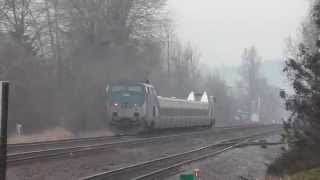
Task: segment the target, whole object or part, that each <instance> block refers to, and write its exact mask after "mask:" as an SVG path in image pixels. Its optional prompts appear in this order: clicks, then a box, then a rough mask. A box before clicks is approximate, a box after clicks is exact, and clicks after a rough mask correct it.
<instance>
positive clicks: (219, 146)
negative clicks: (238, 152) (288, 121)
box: [81, 130, 278, 180]
mask: <svg viewBox="0 0 320 180" xmlns="http://www.w3.org/2000/svg"><path fill="white" fill-rule="evenodd" d="M276 131H278V130H273V131H269V132H264V133H259V134H255V135H251V136H245V137H240V138H234V139H226V140H223V141H220V142H219V143H215V144H211V145H207V146H204V147H201V148H197V149H194V150H191V151H187V152H183V153H179V154H174V155H170V156H168V157H164V158H159V159H154V160H151V161H146V162H142V163H138V164H133V165H130V166H126V167H122V168H119V169H115V170H111V171H107V172H102V173H98V174H95V175H92V176H88V177H84V178H82V179H81V180H102V179H103V180H109V179H110V180H114V179H117V180H122V179H123V180H127V179H133V180H149V179H163V178H165V177H167V176H168V174H174V173H177V172H179V171H180V167H182V166H183V165H186V164H190V163H192V162H194V161H198V160H201V159H205V158H208V157H213V156H216V155H218V154H221V153H223V152H225V151H228V150H231V149H234V148H237V147H239V146H244V145H248V143H249V142H251V141H253V140H257V139H259V138H261V137H266V136H267V135H270V134H274V133H275V132H276Z"/></svg>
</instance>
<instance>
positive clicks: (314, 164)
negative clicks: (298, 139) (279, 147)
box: [267, 146, 320, 180]
mask: <svg viewBox="0 0 320 180" xmlns="http://www.w3.org/2000/svg"><path fill="white" fill-rule="evenodd" d="M319 152H320V148H319V147H315V146H305V147H300V148H295V149H290V150H288V151H284V152H283V154H282V156H280V157H279V158H277V159H276V160H275V161H274V162H273V163H272V164H271V165H270V166H269V167H268V172H267V174H268V175H273V176H277V177H285V178H283V179H285V180H320V156H319Z"/></svg>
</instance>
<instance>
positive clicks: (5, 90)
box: [0, 81, 9, 180]
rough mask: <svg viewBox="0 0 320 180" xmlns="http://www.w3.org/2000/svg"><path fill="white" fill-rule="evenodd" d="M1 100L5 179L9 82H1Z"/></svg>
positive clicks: (0, 154)
mask: <svg viewBox="0 0 320 180" xmlns="http://www.w3.org/2000/svg"><path fill="white" fill-rule="evenodd" d="M0 102H1V103H0V118H1V119H0V179H1V180H5V179H6V172H7V137H8V136H7V125H8V104H9V82H5V81H1V82H0Z"/></svg>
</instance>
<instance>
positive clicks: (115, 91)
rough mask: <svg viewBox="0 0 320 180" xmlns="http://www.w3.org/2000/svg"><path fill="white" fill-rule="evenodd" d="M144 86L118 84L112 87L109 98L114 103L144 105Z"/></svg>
mask: <svg viewBox="0 0 320 180" xmlns="http://www.w3.org/2000/svg"><path fill="white" fill-rule="evenodd" d="M144 92H145V91H144V87H143V86H142V85H126V84H119V85H118V84H117V85H112V86H111V87H110V91H109V96H110V100H111V101H112V102H113V103H129V104H138V105H142V104H143V102H144V99H145V96H144Z"/></svg>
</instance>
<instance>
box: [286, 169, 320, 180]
mask: <svg viewBox="0 0 320 180" xmlns="http://www.w3.org/2000/svg"><path fill="white" fill-rule="evenodd" d="M289 179H290V180H320V167H318V168H314V169H311V170H306V171H302V172H299V173H296V174H294V175H292V176H290V177H289Z"/></svg>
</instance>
